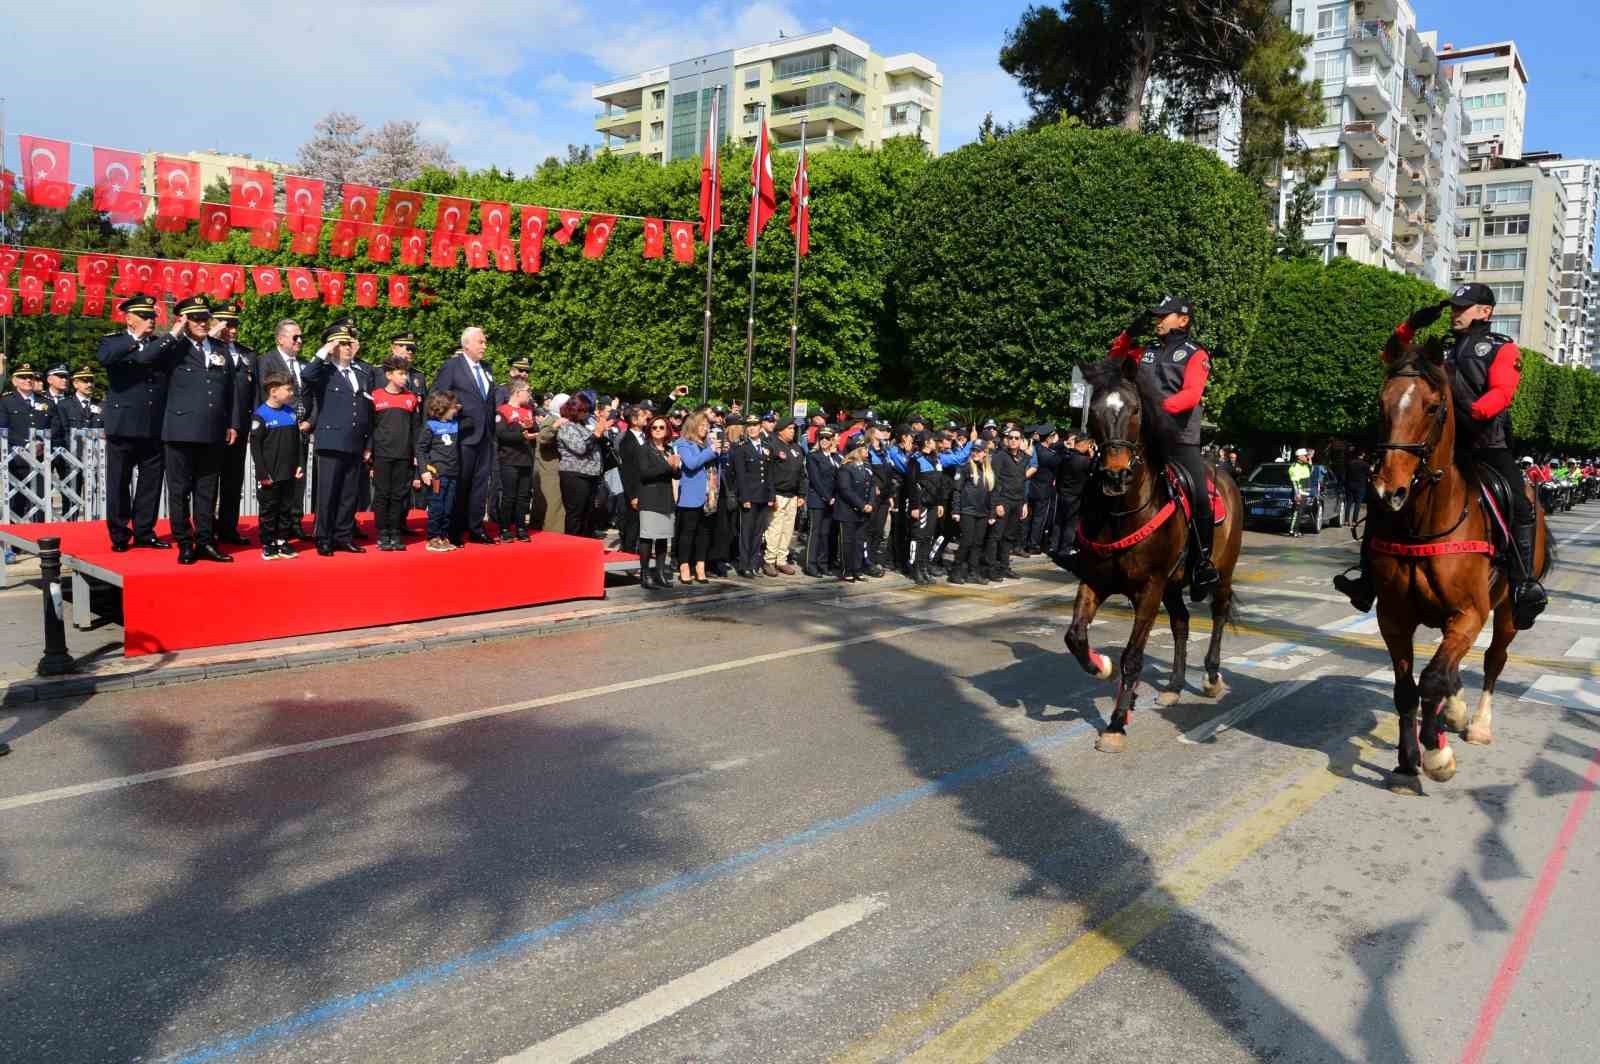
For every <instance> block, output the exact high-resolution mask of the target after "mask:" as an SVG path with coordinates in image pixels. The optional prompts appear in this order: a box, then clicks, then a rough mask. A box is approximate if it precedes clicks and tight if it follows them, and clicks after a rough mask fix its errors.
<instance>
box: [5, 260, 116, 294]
mask: <svg viewBox="0 0 1600 1064" xmlns="http://www.w3.org/2000/svg"><path fill="white" fill-rule="evenodd" d="M9 272H10V271H9V270H4V269H0V278H3V277H4V276H5V275H6V274H7V273H9ZM78 283H79V284H81V285H83V287H85V288H91V287H93V286H95V285H107V284H110V283H111V256H110V255H79V256H78Z"/></svg>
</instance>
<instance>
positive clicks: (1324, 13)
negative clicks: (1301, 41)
mask: <svg viewBox="0 0 1600 1064" xmlns="http://www.w3.org/2000/svg"><path fill="white" fill-rule="evenodd" d="M1348 32H1350V5H1349V4H1338V5H1336V6H1334V7H1325V8H1322V9H1321V10H1319V11H1318V12H1317V40H1319V41H1321V40H1327V39H1329V38H1332V37H1343V36H1344V35H1345V34H1346V33H1348Z"/></svg>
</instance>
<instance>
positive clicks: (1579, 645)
mask: <svg viewBox="0 0 1600 1064" xmlns="http://www.w3.org/2000/svg"><path fill="white" fill-rule="evenodd" d="M1564 656H1565V657H1569V658H1583V659H1585V660H1587V661H1593V660H1595V659H1596V658H1600V639H1596V638H1595V637H1594V636H1592V635H1591V636H1584V637H1583V638H1582V639H1580V640H1578V641H1577V642H1576V643H1574V644H1572V646H1571V648H1569V649H1568V650H1567V652H1566V654H1565V655H1564Z"/></svg>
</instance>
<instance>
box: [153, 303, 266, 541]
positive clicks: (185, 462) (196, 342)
mask: <svg viewBox="0 0 1600 1064" xmlns="http://www.w3.org/2000/svg"><path fill="white" fill-rule="evenodd" d="M173 311H174V314H175V316H176V318H177V320H176V321H175V322H174V323H173V326H172V335H173V336H174V337H175V340H174V342H173V343H172V344H170V345H168V347H167V348H166V349H165V350H164V351H163V353H162V358H163V360H164V361H165V363H166V365H167V368H168V372H169V376H168V378H167V402H166V409H165V411H164V416H163V417H162V421H161V439H162V440H163V442H164V443H165V445H166V458H167V514H168V515H169V516H170V517H171V519H172V536H173V538H174V539H175V540H177V541H178V564H179V565H193V564H194V563H195V562H196V561H197V560H204V561H211V562H231V561H233V558H232V557H230V556H229V555H226V554H224V553H222V552H221V551H220V550H218V549H217V541H216V515H217V495H218V489H219V488H220V486H221V482H222V463H223V455H224V452H225V450H226V448H227V447H228V446H230V445H232V444H233V443H234V442H235V441H236V440H237V439H238V438H239V436H240V435H241V433H242V431H243V428H244V427H245V426H241V424H240V421H239V413H240V411H239V405H238V404H237V403H236V402H234V381H235V378H236V373H235V371H234V367H233V362H232V360H231V359H230V358H229V356H228V351H227V348H226V347H225V346H224V345H223V343H222V341H221V340H219V339H216V338H214V337H213V336H212V335H211V301H210V300H209V299H207V298H206V297H205V296H191V297H189V298H188V299H185V300H182V301H180V302H179V303H178V305H177V306H176V307H174V308H173Z"/></svg>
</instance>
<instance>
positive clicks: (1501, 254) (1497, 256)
mask: <svg viewBox="0 0 1600 1064" xmlns="http://www.w3.org/2000/svg"><path fill="white" fill-rule="evenodd" d="M1527 266H1528V249H1527V248H1507V249H1506V250H1504V251H1485V252H1484V253H1483V268H1484V269H1485V270H1522V269H1526V268H1527Z"/></svg>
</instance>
